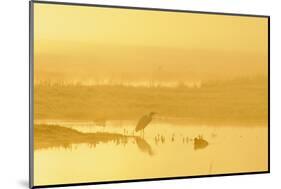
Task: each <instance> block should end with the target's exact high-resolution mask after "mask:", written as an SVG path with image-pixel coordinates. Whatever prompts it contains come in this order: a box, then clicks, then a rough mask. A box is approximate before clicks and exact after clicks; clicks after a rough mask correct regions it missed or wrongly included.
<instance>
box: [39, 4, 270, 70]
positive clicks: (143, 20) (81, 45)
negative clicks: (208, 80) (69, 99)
mask: <svg viewBox="0 0 281 189" xmlns="http://www.w3.org/2000/svg"><path fill="white" fill-rule="evenodd" d="M34 10H35V17H34V19H35V20H34V35H35V36H34V38H35V61H36V62H35V69H36V66H37V65H40V64H42V62H44V63H45V64H48V63H50V64H51V62H55V63H56V65H58V64H60V63H61V64H62V62H64V63H65V62H69V63H70V62H72V63H74V64H75V62H76V63H77V62H78V61H79V63H80V66H81V64H83V63H87V64H88V63H92V64H93V62H94V63H95V64H98V63H100V64H103V65H104V64H108V65H111V66H112V67H114V66H116V64H118V63H120V64H122V63H123V64H125V63H126V62H127V63H128V64H131V62H132V61H135V62H136V63H139V62H142V63H143V62H151V61H152V60H156V59H159V60H158V62H160V61H161V62H162V63H163V64H165V61H166V64H168V60H169V61H170V62H171V61H172V60H173V61H174V62H181V63H184V62H185V64H186V65H188V64H194V65H195V64H197V65H198V63H201V65H200V66H201V67H204V65H205V64H212V63H218V62H221V65H222V66H223V64H225V63H228V65H233V66H236V67H237V69H238V67H239V66H240V65H239V66H238V63H240V64H242V65H245V64H247V63H249V65H250V64H251V66H249V65H248V67H252V68H250V69H249V68H248V67H247V68H245V69H244V70H248V72H250V71H251V69H253V70H255V67H256V66H253V65H255V64H254V63H258V64H259V65H258V66H257V68H258V69H259V73H260V72H261V70H264V73H267V70H266V69H267V51H268V47H267V43H268V37H267V32H268V28H267V18H261V17H245V16H226V15H213V14H195V13H179V12H164V11H148V10H146V11H144V10H132V9H120V8H101V7H85V6H69V5H67V6H66V5H51V4H40V3H35V8H34ZM132 47H138V49H137V50H135V51H134V52H132ZM149 48H151V49H149ZM157 48H158V49H157ZM121 49H122V50H121ZM119 51H120V52H119ZM160 51H161V52H160ZM187 51H188V52H189V53H186V52H187ZM193 51H196V52H195V53H193ZM200 51H202V53H201V54H200ZM126 52H127V53H126ZM152 52H155V53H152ZM214 52H215V53H214ZM225 52H226V53H225ZM117 54H118V55H117ZM185 54H186V55H185ZM214 54H215V55H214ZM140 55H142V57H140ZM187 55H188V57H187ZM110 57H113V58H111V59H110ZM201 57H205V58H201ZM187 58H188V59H187ZM124 62H125V63H124ZM156 62H157V61H154V63H155V64H156ZM223 62H224V63H223ZM36 64H37V65H36ZM159 64H160V63H159ZM159 64H158V63H157V66H158V67H159ZM246 66H247V65H246ZM50 67H51V66H50ZM61 67H63V68H65V67H66V66H65V65H62V66H61ZM116 67H118V66H116ZM120 67H122V66H119V68H120ZM123 67H125V66H123ZM193 67H194V66H193ZM193 67H192V66H191V67H190V68H189V71H192V69H193ZM195 67H196V66H195ZM41 68H42V69H43V67H41ZM73 68H74V67H73ZM178 68H181V67H180V65H179V66H178ZM229 68H230V69H231V70H233V68H232V67H231V66H230V67H229ZM69 69H70V68H69ZM150 69H151V68H150ZM206 69H207V70H209V68H207V67H206ZM216 69H217V68H216ZM239 69H241V70H243V68H239ZM44 70H46V66H45V67H44ZM55 70H58V69H57V67H56V68H55ZM74 70H76V68H75V69H74ZM181 70H182V69H181ZM127 71H128V70H127ZM205 71H206V70H203V71H202V72H205ZM50 72H51V71H50ZM66 72H67V71H66ZM128 72H129V71H128ZM197 75H198V74H197Z"/></svg>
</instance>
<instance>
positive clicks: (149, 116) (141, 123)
mask: <svg viewBox="0 0 281 189" xmlns="http://www.w3.org/2000/svg"><path fill="white" fill-rule="evenodd" d="M155 114H156V113H155V112H150V113H149V114H147V115H144V116H142V117H141V118H140V120H139V122H138V124H137V126H136V128H135V131H136V132H138V131H140V130H141V131H142V134H143V136H144V128H145V127H147V125H148V124H149V123H150V122H151V121H152V118H153V116H154V115H155Z"/></svg>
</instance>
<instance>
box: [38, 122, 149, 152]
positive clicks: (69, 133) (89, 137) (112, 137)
mask: <svg viewBox="0 0 281 189" xmlns="http://www.w3.org/2000/svg"><path fill="white" fill-rule="evenodd" d="M129 139H132V140H133V141H135V142H136V144H137V147H138V148H139V150H140V151H142V152H144V153H147V154H149V155H153V151H152V148H151V146H150V145H149V143H148V142H147V141H145V140H144V139H143V138H140V137H138V136H131V135H123V134H119V133H107V132H96V133H81V132H79V131H77V130H74V129H71V128H66V127H61V126H59V125H43V124H42V125H35V126H34V149H35V150H39V149H46V148H57V147H63V148H71V146H72V144H83V143H85V144H88V145H90V146H91V147H95V146H96V145H98V144H100V143H108V142H113V143H115V144H117V145H119V144H127V143H128V141H129Z"/></svg>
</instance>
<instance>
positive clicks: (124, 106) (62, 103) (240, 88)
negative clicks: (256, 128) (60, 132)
mask: <svg viewBox="0 0 281 189" xmlns="http://www.w3.org/2000/svg"><path fill="white" fill-rule="evenodd" d="M34 100H35V103H34V105H35V119H64V120H122V119H138V118H139V117H140V115H143V114H145V113H147V112H151V111H156V112H158V113H159V115H160V116H163V117H165V116H167V117H177V118H190V119H192V120H197V121H204V120H207V121H211V120H215V121H218V122H220V121H221V122H234V121H241V122H246V123H247V122H249V123H251V122H254V123H255V122H267V111H268V105H267V100H268V94H267V78H265V77H257V78H253V79H248V78H241V79H236V80H229V81H217V82H215V81H213V82H207V83H203V84H202V86H201V87H200V88H189V87H185V86H179V87H174V88H173V87H133V86H123V85H112V86H108V85H96V86H85V85H80V84H75V85H59V84H55V85H48V84H40V85H36V86H35V89H34Z"/></svg>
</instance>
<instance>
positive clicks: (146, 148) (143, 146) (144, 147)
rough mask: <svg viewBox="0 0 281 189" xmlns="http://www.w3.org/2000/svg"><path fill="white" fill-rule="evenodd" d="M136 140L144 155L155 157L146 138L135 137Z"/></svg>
mask: <svg viewBox="0 0 281 189" xmlns="http://www.w3.org/2000/svg"><path fill="white" fill-rule="evenodd" d="M135 140H136V144H137V146H138V148H139V149H140V151H142V152H144V153H148V154H149V155H151V156H152V155H153V154H154V153H153V151H152V148H151V146H150V145H149V143H148V142H147V141H146V140H144V138H141V137H135Z"/></svg>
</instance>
